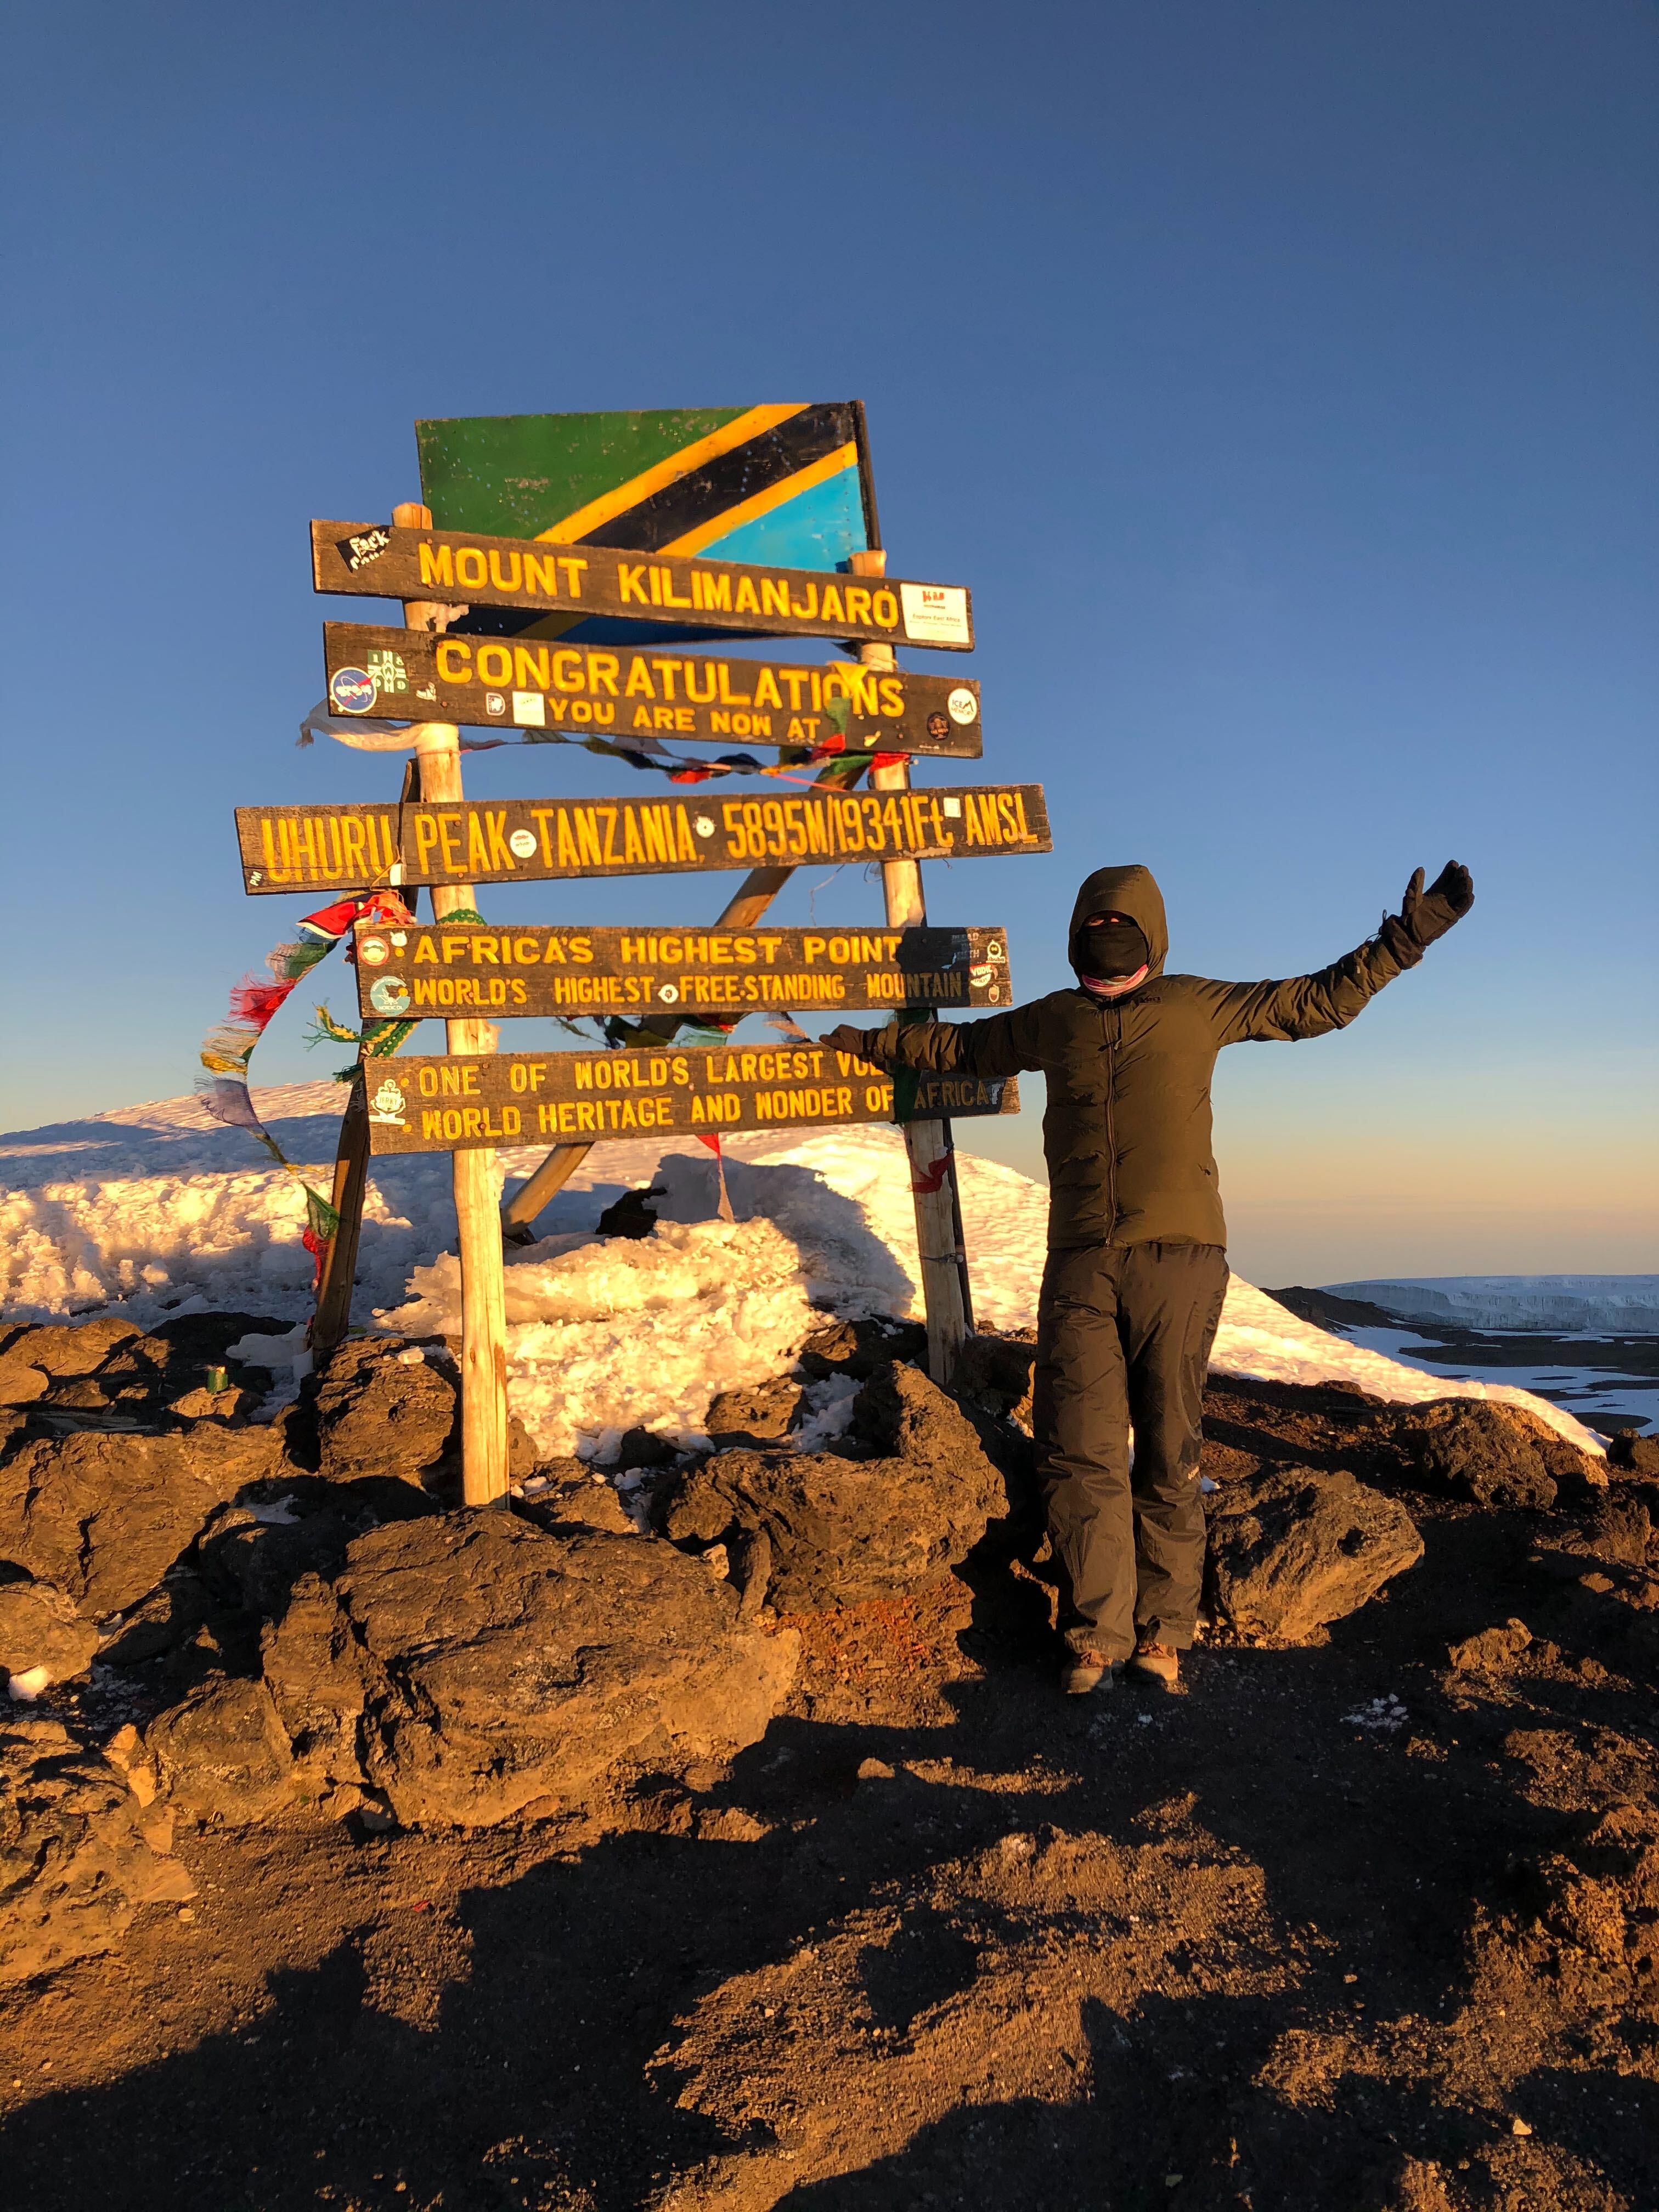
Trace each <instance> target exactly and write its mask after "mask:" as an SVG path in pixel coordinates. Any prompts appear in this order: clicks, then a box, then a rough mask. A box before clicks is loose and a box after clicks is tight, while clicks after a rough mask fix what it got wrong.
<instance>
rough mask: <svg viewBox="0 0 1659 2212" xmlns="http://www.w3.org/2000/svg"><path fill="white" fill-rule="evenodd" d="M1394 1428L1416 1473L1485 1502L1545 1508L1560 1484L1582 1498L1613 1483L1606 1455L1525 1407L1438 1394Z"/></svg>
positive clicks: (1428, 1483)
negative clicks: (1603, 1460) (1595, 1456)
mask: <svg viewBox="0 0 1659 2212" xmlns="http://www.w3.org/2000/svg"><path fill="white" fill-rule="evenodd" d="M1394 1433H1395V1440H1396V1442H1397V1443H1398V1444H1399V1445H1400V1447H1401V1450H1402V1452H1403V1454H1404V1457H1405V1462H1406V1466H1407V1470H1408V1476H1409V1479H1410V1480H1413V1481H1414V1482H1416V1483H1417V1484H1418V1485H1419V1486H1420V1487H1422V1488H1423V1489H1425V1490H1431V1491H1438V1492H1442V1493H1445V1492H1450V1493H1451V1495H1452V1496H1454V1497H1457V1498H1472V1499H1473V1500H1474V1503H1475V1504H1477V1505H1495V1506H1521V1507H1524V1508H1527V1509H1529V1510H1533V1511H1536V1512H1542V1511H1546V1510H1547V1509H1548V1508H1549V1507H1550V1506H1552V1505H1553V1504H1554V1503H1555V1500H1556V1492H1557V1486H1558V1484H1566V1485H1568V1486H1571V1490H1572V1491H1573V1492H1574V1494H1575V1495H1577V1496H1578V1497H1580V1498H1588V1497H1589V1496H1590V1495H1592V1494H1593V1493H1594V1492H1595V1491H1596V1490H1598V1489H1601V1488H1604V1487H1605V1486H1606V1480H1607V1478H1606V1475H1605V1473H1604V1472H1603V1470H1602V1468H1601V1465H1600V1463H1599V1462H1596V1461H1594V1460H1592V1459H1591V1458H1590V1457H1589V1454H1588V1453H1585V1452H1581V1451H1580V1450H1579V1449H1577V1445H1575V1444H1570V1443H1568V1442H1567V1441H1566V1439H1565V1437H1560V1436H1558V1435H1557V1434H1556V1432H1555V1431H1554V1430H1553V1429H1552V1428H1551V1427H1550V1426H1549V1425H1548V1424H1547V1422H1544V1421H1541V1420H1539V1419H1536V1418H1535V1416H1534V1415H1532V1414H1530V1413H1526V1412H1524V1411H1523V1410H1522V1408H1521V1407H1518V1406H1504V1405H1498V1404H1493V1403H1492V1402H1491V1401H1486V1400H1481V1399H1469V1398H1438V1399H1436V1400H1434V1401H1432V1402H1431V1403H1430V1404H1428V1405H1423V1406H1413V1407H1408V1408H1407V1409H1405V1410H1404V1411H1402V1412H1401V1413H1399V1414H1398V1415H1396V1417H1395V1423H1394Z"/></svg>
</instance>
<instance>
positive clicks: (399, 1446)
mask: <svg viewBox="0 0 1659 2212" xmlns="http://www.w3.org/2000/svg"><path fill="white" fill-rule="evenodd" d="M460 1402H461V1401H460V1389H459V1382H458V1380H457V1378H456V1377H455V1376H454V1374H453V1370H451V1369H450V1368H449V1367H448V1365H447V1363H446V1364H443V1365H440V1364H438V1362H437V1360H436V1359H435V1358H430V1359H429V1358H427V1356H426V1355H425V1354H424V1353H423V1352H421V1351H420V1350H419V1348H418V1347H417V1346H411V1345H407V1344H405V1343H404V1341H403V1340H402V1339H401V1338H398V1337H387V1336H380V1337H359V1338H354V1339H351V1340H349V1341H348V1342H346V1343H344V1344H343V1345H341V1346H340V1347H339V1349H338V1350H337V1352H335V1353H334V1355H333V1357H332V1358H331V1359H330V1361H329V1363H328V1367H327V1369H326V1370H325V1373H324V1375H323V1376H322V1379H321V1381H320V1383H319V1385H318V1389H317V1400H316V1414H317V1428H318V1434H319V1439H320V1446H321V1467H322V1472H323V1474H325V1475H326V1476H327V1477H328V1478H329V1479H330V1480H331V1481H336V1482H340V1481H347V1480H350V1479H351V1478H352V1477H353V1476H354V1475H362V1474H395V1475H398V1476H399V1477H400V1478H401V1479H402V1480H404V1481H405V1482H412V1483H417V1484H418V1483H421V1482H422V1481H423V1480H425V1479H426V1478H427V1477H428V1476H429V1475H433V1474H435V1473H436V1472H437V1470H438V1468H439V1467H440V1465H441V1462H442V1461H443V1460H444V1459H445V1458H446V1457H447V1455H448V1453H449V1451H450V1449H451V1447H452V1444H453V1442H454V1437H455V1428H456V1424H457V1422H458V1420H459V1415H460Z"/></svg>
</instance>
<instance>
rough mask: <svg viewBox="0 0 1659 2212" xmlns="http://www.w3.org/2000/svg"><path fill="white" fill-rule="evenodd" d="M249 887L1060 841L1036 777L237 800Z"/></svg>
mask: <svg viewBox="0 0 1659 2212" xmlns="http://www.w3.org/2000/svg"><path fill="white" fill-rule="evenodd" d="M236 837H237V842H238V844H239V846H240V849H241V860H242V884H243V888H244V889H245V890H247V891H248V892H250V893H254V894H263V893H265V892H269V891H305V890H312V889H313V888H314V887H316V886H318V885H322V886H325V887H326V888H328V889H337V890H348V889H350V890H373V889H375V888H378V887H386V886H398V885H405V884H511V883H545V882H548V881H550V880H552V879H554V878H562V877H567V876H664V875H686V874H690V873H693V872H702V871H705V870H708V869H716V868H751V867H777V866H784V867H798V866H799V865H800V864H801V863H802V862H803V861H809V860H863V861H871V860H977V859H979V858H981V857H985V858H990V857H991V856H993V855H1000V854H1009V853H1047V852H1050V851H1052V849H1053V840H1052V838H1051V836H1050V835H1049V830H1048V808H1047V806H1046V805H1045V804H1044V801H1043V794H1042V785H1041V784H1040V783H1004V784H978V785H974V786H971V787H960V788H957V789H956V790H943V789H938V788H935V789H933V790H926V791H854V792H836V791H826V790H823V789H813V790H809V791H803V792H799V793H792V794H791V795H790V796H789V797H787V798H779V799H774V798H771V797H768V798H765V799H502V800H501V801H500V803H499V804H495V803H492V802H491V801H489V800H488V799H457V800H455V801H454V802H453V805H446V804H444V803H442V802H438V803H436V804H434V805H421V804H419V803H417V802H416V801H413V800H411V801H410V802H409V803H407V804H405V805H399V804H398V803H397V802H395V801H394V802H392V804H389V805H381V806H239V807H238V808H237V809H236Z"/></svg>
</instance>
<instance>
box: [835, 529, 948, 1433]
mask: <svg viewBox="0 0 1659 2212" xmlns="http://www.w3.org/2000/svg"><path fill="white" fill-rule="evenodd" d="M853 570H854V574H856V575H860V576H881V575H884V574H886V571H887V556H886V555H885V553H884V552H881V551H879V550H872V551H870V552H868V553H855V554H854V556H853ZM859 659H860V661H862V663H863V664H864V665H865V666H866V668H882V669H891V668H894V667H896V665H897V660H896V656H895V654H894V652H893V648H892V647H891V646H890V645H861V646H860V647H859ZM870 783H871V787H872V789H873V790H876V791H906V790H908V788H909V784H910V764H909V763H908V761H895V762H893V763H890V765H889V766H887V767H884V768H877V769H872V771H871V775H870ZM881 887H882V893H883V896H884V898H885V900H886V902H887V926H888V927H889V928H890V929H915V928H919V927H921V925H922V924H923V923H925V922H926V921H927V900H926V899H925V898H924V897H923V896H922V889H921V862H920V861H919V860H884V861H883V862H882V866H881ZM903 1018H904V1016H903V1015H902V1014H901V1015H900V1016H899V1019H900V1021H901V1022H902V1020H903ZM904 1146H905V1151H906V1152H907V1154H908V1158H909V1163H910V1190H911V1194H912V1196H913V1197H914V1198H915V1207H916V1253H917V1256H918V1258H919V1259H920V1261H921V1295H922V1302H923V1304H924V1305H925V1307H926V1309H927V1371H928V1373H929V1374H930V1375H931V1376H933V1380H934V1382H935V1383H938V1384H939V1386H940V1388H941V1389H949V1387H950V1384H951V1377H952V1376H954V1374H955V1373H956V1366H957V1358H958V1357H959V1356H960V1353H961V1351H962V1340H963V1337H964V1335H965V1334H967V1331H968V1328H969V1318H968V1311H969V1309H968V1280H967V1255H966V1254H965V1253H964V1251H963V1246H962V1238H961V1231H960V1229H959V1226H958V1223H959V1221H960V1206H959V1202H958V1200H957V1189H956V1178H957V1164H956V1157H955V1152H954V1150H953V1148H952V1146H951V1125H950V1123H949V1122H948V1121H907V1122H906V1123H905V1124H904Z"/></svg>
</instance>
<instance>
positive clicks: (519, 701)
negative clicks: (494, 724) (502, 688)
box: [513, 691, 547, 730]
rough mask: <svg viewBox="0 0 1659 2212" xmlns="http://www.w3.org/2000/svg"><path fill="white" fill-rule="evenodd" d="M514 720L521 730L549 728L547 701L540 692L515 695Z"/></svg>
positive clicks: (525, 692)
mask: <svg viewBox="0 0 1659 2212" xmlns="http://www.w3.org/2000/svg"><path fill="white" fill-rule="evenodd" d="M513 720H514V721H515V722H516V723H517V724H518V726H519V727H520V729H521V730H525V729H536V730H544V729H545V728H546V727H547V701H546V700H545V699H544V697H543V696H542V694H541V693H540V692H539V691H515V692H514V693H513Z"/></svg>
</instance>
